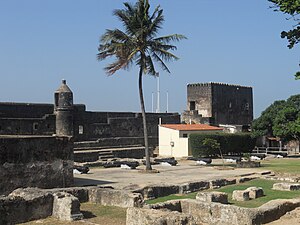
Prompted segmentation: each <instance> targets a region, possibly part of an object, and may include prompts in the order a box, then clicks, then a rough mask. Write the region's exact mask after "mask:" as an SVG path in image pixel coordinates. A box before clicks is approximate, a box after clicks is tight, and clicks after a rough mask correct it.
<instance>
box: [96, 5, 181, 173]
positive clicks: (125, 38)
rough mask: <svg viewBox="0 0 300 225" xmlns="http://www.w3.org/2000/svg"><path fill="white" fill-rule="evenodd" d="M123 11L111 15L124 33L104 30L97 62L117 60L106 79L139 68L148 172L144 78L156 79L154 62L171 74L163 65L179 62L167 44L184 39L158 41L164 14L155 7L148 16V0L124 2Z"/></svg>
mask: <svg viewBox="0 0 300 225" xmlns="http://www.w3.org/2000/svg"><path fill="white" fill-rule="evenodd" d="M124 7H125V8H124V9H117V10H114V12H113V15H114V16H116V17H117V18H118V19H119V20H120V21H121V22H122V24H123V27H124V31H122V30H120V29H113V30H110V29H107V30H106V32H105V33H104V34H103V35H102V36H101V38H100V45H99V47H98V52H99V53H98V54H97V59H98V60H99V61H101V60H104V59H106V58H108V57H114V58H115V59H116V60H115V61H114V62H113V63H111V64H109V65H108V66H106V67H105V71H106V72H107V74H108V75H113V74H114V73H115V72H117V71H118V70H120V69H129V67H130V66H131V65H132V64H133V63H135V64H136V65H137V66H139V75H138V86H139V98H140V105H141V111H142V118H143V130H144V141H145V155H146V170H151V169H152V168H151V164H150V153H149V145H148V133H147V122H146V113H145V104H144V97H143V82H142V78H143V74H149V75H152V76H157V70H156V68H155V65H154V62H156V63H158V64H159V65H160V67H161V68H162V69H163V70H165V71H167V72H168V73H170V70H169V68H168V67H167V65H166V64H165V62H166V61H171V60H178V57H177V56H175V55H174V54H173V53H171V52H170V51H172V50H176V49H177V48H176V46H175V45H172V44H170V42H172V41H180V40H181V39H185V38H186V37H185V36H183V35H180V34H172V35H167V36H162V37H157V35H158V31H159V30H160V29H161V28H162V24H163V22H164V16H163V10H162V9H161V8H160V6H157V7H156V8H155V9H154V12H153V13H152V14H150V12H149V9H150V4H149V0H138V1H137V2H136V3H135V4H134V5H133V4H131V3H128V2H127V3H124Z"/></svg>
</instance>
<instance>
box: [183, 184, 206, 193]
mask: <svg viewBox="0 0 300 225" xmlns="http://www.w3.org/2000/svg"><path fill="white" fill-rule="evenodd" d="M209 184H210V183H209V182H208V181H198V182H190V183H185V184H181V185H180V186H179V194H185V193H191V192H195V191H201V190H205V189H209Z"/></svg>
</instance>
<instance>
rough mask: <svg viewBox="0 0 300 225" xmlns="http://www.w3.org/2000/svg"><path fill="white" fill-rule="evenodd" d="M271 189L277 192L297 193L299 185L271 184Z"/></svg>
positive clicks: (299, 188)
mask: <svg viewBox="0 0 300 225" xmlns="http://www.w3.org/2000/svg"><path fill="white" fill-rule="evenodd" d="M273 189H274V190H279V191H297V190H300V184H295V183H276V184H273Z"/></svg>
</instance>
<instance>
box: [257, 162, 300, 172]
mask: <svg viewBox="0 0 300 225" xmlns="http://www.w3.org/2000/svg"><path fill="white" fill-rule="evenodd" d="M261 168H262V169H264V170H271V171H273V172H275V173H278V174H291V175H300V158H299V159H298V158H295V159H288V158H283V159H270V160H263V161H261Z"/></svg>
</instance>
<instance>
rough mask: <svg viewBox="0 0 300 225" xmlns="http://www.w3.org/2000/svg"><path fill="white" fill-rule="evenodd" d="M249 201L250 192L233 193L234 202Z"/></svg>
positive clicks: (239, 191) (238, 191)
mask: <svg viewBox="0 0 300 225" xmlns="http://www.w3.org/2000/svg"><path fill="white" fill-rule="evenodd" d="M249 199H250V197H249V191H244V190H235V191H233V192H232V200H235V201H239V202H241V201H248V200H249Z"/></svg>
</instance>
